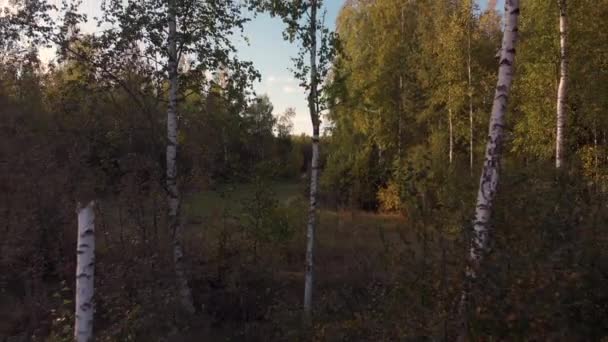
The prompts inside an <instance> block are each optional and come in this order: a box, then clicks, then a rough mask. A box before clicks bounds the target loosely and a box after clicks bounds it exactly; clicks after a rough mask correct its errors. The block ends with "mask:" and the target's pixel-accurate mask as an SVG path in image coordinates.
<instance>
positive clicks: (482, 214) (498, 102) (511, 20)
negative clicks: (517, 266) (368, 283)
mask: <svg viewBox="0 0 608 342" xmlns="http://www.w3.org/2000/svg"><path fill="white" fill-rule="evenodd" d="M505 16H506V18H505V21H506V25H505V30H504V34H503V40H502V48H501V52H500V64H499V69H498V82H497V85H496V92H495V95H494V103H493V105H492V114H491V117H490V127H489V135H488V138H489V140H488V143H487V145H486V154H485V161H484V164H483V169H482V172H481V177H480V180H479V191H478V193H477V205H476V209H475V219H474V221H473V236H472V238H471V241H470V247H469V256H468V261H469V265H468V267H467V272H466V279H465V286H464V290H463V292H462V295H461V298H460V308H459V309H460V315H461V317H460V318H461V320H462V322H461V323H462V326H461V331H460V336H459V340H461V341H466V337H467V333H468V320H467V312H466V307H467V305H468V302H469V294H470V289H471V285H472V283H473V282H474V280H475V279H476V278H477V271H478V269H479V266H480V263H481V261H482V259H483V257H484V255H485V254H486V252H487V250H488V241H489V223H490V217H491V214H492V206H493V203H494V197H495V195H496V189H497V186H498V179H499V171H500V170H499V169H500V158H501V154H502V144H503V138H504V137H503V136H504V122H505V119H504V116H505V112H506V109H507V102H508V98H509V90H510V88H511V83H512V81H513V63H514V61H515V46H516V43H517V39H518V33H517V30H518V28H517V23H518V19H519V0H506V1H505Z"/></svg>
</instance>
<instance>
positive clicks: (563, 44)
mask: <svg viewBox="0 0 608 342" xmlns="http://www.w3.org/2000/svg"><path fill="white" fill-rule="evenodd" d="M557 2H558V5H559V43H560V56H559V58H560V65H559V74H560V77H559V87H558V89H557V132H556V136H555V167H556V168H557V169H559V168H561V167H562V166H563V164H564V139H565V138H564V130H565V128H566V106H567V97H568V15H567V0H557Z"/></svg>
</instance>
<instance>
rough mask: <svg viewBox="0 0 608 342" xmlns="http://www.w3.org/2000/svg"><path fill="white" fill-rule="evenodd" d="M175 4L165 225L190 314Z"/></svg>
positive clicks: (182, 296) (171, 15) (170, 39)
mask: <svg viewBox="0 0 608 342" xmlns="http://www.w3.org/2000/svg"><path fill="white" fill-rule="evenodd" d="M175 6H176V5H175V0H173V1H171V2H170V3H169V35H168V43H169V61H168V70H169V106H168V109H167V140H168V141H167V202H168V206H169V208H168V209H169V214H168V223H169V232H171V235H172V243H173V262H174V267H175V276H176V282H177V291H178V297H179V300H180V304H181V306H182V308H183V309H184V310H185V311H186V312H188V313H194V304H193V301H192V293H191V291H190V287H189V285H188V280H187V278H186V274H185V270H184V262H183V258H184V252H183V248H182V242H181V238H182V224H181V220H180V194H179V188H178V186H177V144H178V142H177V92H178V89H179V88H178V87H179V84H178V70H177V62H178V61H177V42H176V39H177V32H176V31H177V23H176V21H177V18H176V8H175Z"/></svg>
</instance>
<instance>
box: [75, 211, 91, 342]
mask: <svg viewBox="0 0 608 342" xmlns="http://www.w3.org/2000/svg"><path fill="white" fill-rule="evenodd" d="M94 205H95V204H94V202H90V203H89V204H87V205H86V206H84V207H80V206H79V208H78V242H77V246H76V312H75V315H74V317H75V320H74V340H75V341H77V342H90V341H93V314H94V312H95V308H94V302H93V295H94V293H95V282H94V276H95V212H94V209H93V208H94Z"/></svg>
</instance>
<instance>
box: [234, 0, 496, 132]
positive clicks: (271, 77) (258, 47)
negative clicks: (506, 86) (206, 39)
mask: <svg viewBox="0 0 608 342" xmlns="http://www.w3.org/2000/svg"><path fill="white" fill-rule="evenodd" d="M436 1H447V0H436ZM487 2H488V0H478V3H479V5H480V6H481V8H485V6H486V5H487ZM343 3H344V1H343V0H325V7H326V10H327V16H326V23H327V24H328V25H330V27H332V28H333V27H334V24H335V21H336V17H337V16H338V12H339V11H340V8H341V7H342V4H343ZM502 4H503V0H498V6H499V8H500V6H502ZM282 29H283V25H282V23H281V21H280V20H279V19H274V18H270V17H269V16H266V15H262V16H259V17H258V18H256V19H254V20H253V21H251V22H250V23H248V24H247V26H246V28H245V30H246V31H245V33H246V35H247V36H248V37H249V39H250V44H249V46H246V45H244V44H239V56H240V58H242V59H245V60H250V61H253V62H254V64H255V66H256V68H257V69H258V70H259V71H260V73H261V74H262V81H261V82H260V83H258V84H256V85H255V90H256V92H257V93H258V94H264V93H265V94H268V96H269V97H270V100H271V101H272V103H273V104H274V108H275V114H280V113H282V112H284V111H285V109H286V108H288V107H294V108H295V109H296V117H295V119H294V133H296V134H299V133H307V134H310V133H311V132H312V124H311V122H310V116H309V114H308V109H307V105H306V96H305V94H304V93H303V91H302V90H301V89H300V88H298V82H297V81H295V80H294V79H293V77H292V75H291V72H290V70H289V68H290V65H291V64H290V63H291V58H292V57H293V56H295V55H296V53H297V47H295V46H293V45H291V44H289V43H288V42H285V41H283V38H282V35H281V32H282Z"/></svg>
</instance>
